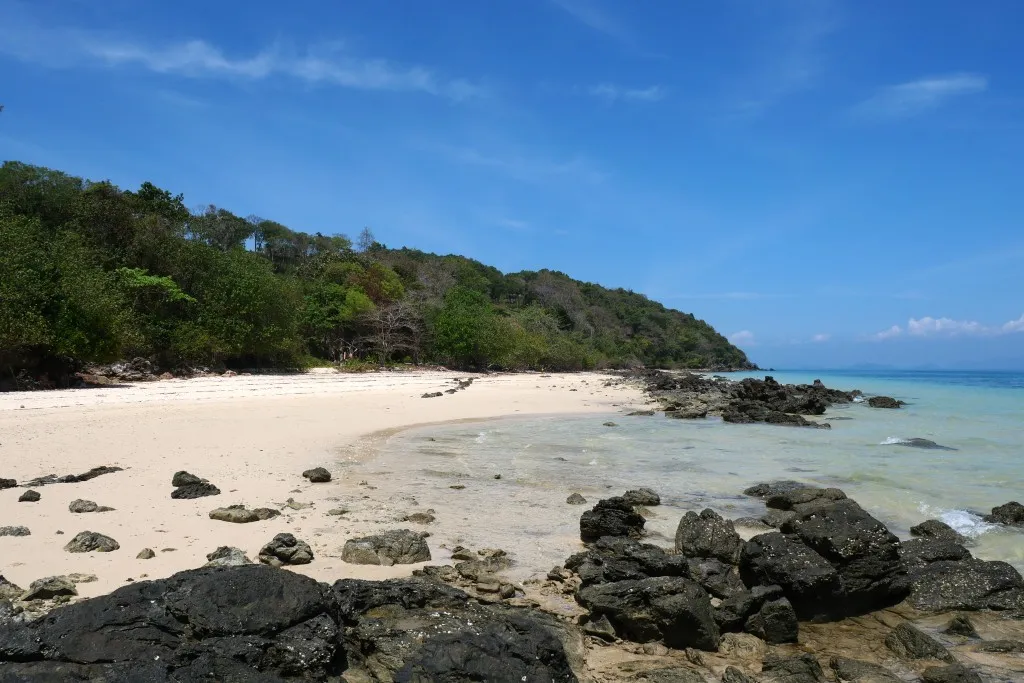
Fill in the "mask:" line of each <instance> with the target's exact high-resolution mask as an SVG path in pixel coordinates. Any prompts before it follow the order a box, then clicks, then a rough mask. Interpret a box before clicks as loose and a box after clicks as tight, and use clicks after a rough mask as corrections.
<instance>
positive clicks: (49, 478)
mask: <svg viewBox="0 0 1024 683" xmlns="http://www.w3.org/2000/svg"><path fill="white" fill-rule="evenodd" d="M122 471H123V468H121V467H110V466H107V465H100V466H99V467H93V468H92V469H91V470H88V471H87V472H82V473H81V474H65V475H63V476H57V475H56V474H48V475H46V476H44V477H36V478H35V479H32V480H30V481H28V482H26V483H25V486H46V485H47V484H77V483H80V482H83V481H89V480H90V479H95V478H96V477H99V476H101V475H104V474H111V473H113V472H122Z"/></svg>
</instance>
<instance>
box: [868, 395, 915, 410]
mask: <svg viewBox="0 0 1024 683" xmlns="http://www.w3.org/2000/svg"><path fill="white" fill-rule="evenodd" d="M868 405H869V406H871V407H872V408H890V409H893V408H899V407H900V406H904V405H906V403H904V402H903V401H897V400H896V399H894V398H892V397H890V396H872V397H871V398H869V399H868Z"/></svg>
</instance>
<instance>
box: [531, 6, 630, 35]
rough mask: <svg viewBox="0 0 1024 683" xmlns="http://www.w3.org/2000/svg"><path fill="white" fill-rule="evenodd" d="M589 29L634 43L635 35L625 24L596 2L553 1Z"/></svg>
mask: <svg viewBox="0 0 1024 683" xmlns="http://www.w3.org/2000/svg"><path fill="white" fill-rule="evenodd" d="M551 3H552V4H554V5H555V6H557V7H558V8H560V9H561V10H563V11H565V12H567V13H568V14H569V15H570V16H572V18H573V19H575V20H576V21H578V22H579V23H581V24H583V25H584V26H586V27H587V28H589V29H591V30H593V31H596V32H598V33H602V34H604V35H606V36H608V37H609V38H612V39H613V40H616V41H618V42H620V43H623V44H626V45H632V44H633V43H634V37H633V34H632V33H631V32H630V31H629V29H627V28H626V26H625V24H623V23H622V22H621V21H619V20H618V19H616V18H615V17H613V16H612V15H611V14H609V13H608V12H607V11H606V10H605V9H603V8H602V7H601V6H600V5H599V4H598V2H597V1H596V0H551Z"/></svg>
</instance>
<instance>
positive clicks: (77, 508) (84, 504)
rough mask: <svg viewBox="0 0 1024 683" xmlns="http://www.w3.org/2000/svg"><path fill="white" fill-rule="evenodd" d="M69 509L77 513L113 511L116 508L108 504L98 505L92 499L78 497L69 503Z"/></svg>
mask: <svg viewBox="0 0 1024 683" xmlns="http://www.w3.org/2000/svg"><path fill="white" fill-rule="evenodd" d="M68 510H69V511H70V512H75V513H85V512H112V511H113V510H114V508H111V507H107V506H106V505H97V504H96V503H94V502H93V501H91V500H82V499H81V498H77V499H75V500H73V501H71V503H70V504H69V505H68Z"/></svg>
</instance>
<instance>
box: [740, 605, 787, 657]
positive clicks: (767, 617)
mask: <svg viewBox="0 0 1024 683" xmlns="http://www.w3.org/2000/svg"><path fill="white" fill-rule="evenodd" d="M743 630H744V631H746V632H747V633H751V634H753V635H755V636H757V637H758V638H760V639H761V640H763V641H765V642H766V643H770V644H773V645H774V644H779V643H795V642H796V641H797V636H798V634H799V630H800V625H799V623H798V622H797V618H796V612H794V611H793V606H792V605H791V604H790V603H789V600H787V599H786V598H779V599H778V600H771V601H769V602H766V603H764V604H763V605H761V609H759V610H758V611H757V612H756V613H754V614H753V615H752V616H751V617H750V618H749V619H747V623H746V625H745V626H744V627H743Z"/></svg>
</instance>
